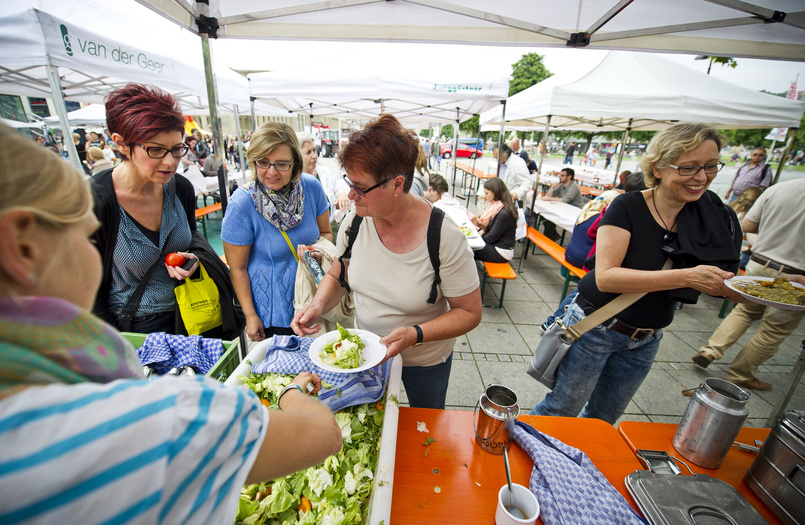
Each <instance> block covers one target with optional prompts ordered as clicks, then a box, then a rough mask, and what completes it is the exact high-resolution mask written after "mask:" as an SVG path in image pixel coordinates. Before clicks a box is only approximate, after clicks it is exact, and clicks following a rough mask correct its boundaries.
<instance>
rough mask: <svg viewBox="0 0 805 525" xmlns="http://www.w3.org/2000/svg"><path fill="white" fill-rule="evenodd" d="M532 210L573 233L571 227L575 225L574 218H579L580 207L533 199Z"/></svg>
mask: <svg viewBox="0 0 805 525" xmlns="http://www.w3.org/2000/svg"><path fill="white" fill-rule="evenodd" d="M534 212H535V213H537V214H539V215H541V216H542V218H544V219H546V220H549V221H551V222H552V223H554V224H556V225H557V226H559V227H560V228H562V229H563V230H565V231H569V232H571V233H573V227H574V226H575V225H576V219H578V218H579V214H580V213H581V208H577V207H575V206H571V205H570V204H566V203H564V202H559V201H544V200H542V199H537V200H535V201H534Z"/></svg>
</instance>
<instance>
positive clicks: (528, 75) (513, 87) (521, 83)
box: [509, 53, 553, 96]
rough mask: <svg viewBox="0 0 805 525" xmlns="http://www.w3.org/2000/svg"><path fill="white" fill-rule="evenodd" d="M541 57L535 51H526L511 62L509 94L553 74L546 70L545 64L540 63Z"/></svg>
mask: <svg viewBox="0 0 805 525" xmlns="http://www.w3.org/2000/svg"><path fill="white" fill-rule="evenodd" d="M543 58H544V57H543V56H542V55H538V54H537V53H526V54H525V55H523V56H522V58H521V59H520V60H518V61H517V62H515V63H514V64H512V77H511V81H510V82H509V96H512V95H514V94H515V93H519V92H521V91H523V90H524V89H527V88H530V87H531V86H533V85H534V84H536V83H538V82H542V81H543V80H545V79H546V78H549V77H552V76H553V73H551V72H550V71H548V69H547V68H546V67H545V64H543V63H542V59H543Z"/></svg>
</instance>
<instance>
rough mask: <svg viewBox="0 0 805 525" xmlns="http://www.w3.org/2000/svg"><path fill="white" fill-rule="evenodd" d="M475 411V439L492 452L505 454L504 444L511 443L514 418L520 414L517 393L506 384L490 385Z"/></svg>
mask: <svg viewBox="0 0 805 525" xmlns="http://www.w3.org/2000/svg"><path fill="white" fill-rule="evenodd" d="M479 408H480V411H479ZM475 412H478V419H477V422H476V424H475V441H477V442H478V444H479V445H480V446H481V448H482V449H483V450H485V451H487V452H489V453H490V454H503V445H507V444H508V443H509V439H510V438H509V434H510V431H511V429H512V428H513V426H514V420H515V419H517V416H519V415H520V407H518V406H517V395H516V394H515V393H514V392H513V391H512V390H511V389H509V388H506V387H505V386H501V385H489V386H488V387H487V388H486V391H485V392H484V393H483V394H481V398H480V399H479V400H478V402H477V403H476V404H475ZM473 416H474V413H473ZM473 419H474V417H473Z"/></svg>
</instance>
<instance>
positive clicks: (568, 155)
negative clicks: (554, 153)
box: [565, 142, 576, 164]
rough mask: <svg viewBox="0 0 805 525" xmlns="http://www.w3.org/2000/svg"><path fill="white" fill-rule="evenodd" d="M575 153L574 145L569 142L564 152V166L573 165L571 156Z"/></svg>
mask: <svg viewBox="0 0 805 525" xmlns="http://www.w3.org/2000/svg"><path fill="white" fill-rule="evenodd" d="M575 152H576V143H575V142H571V143H570V146H568V147H567V149H566V150H565V164H573V154H574V153H575Z"/></svg>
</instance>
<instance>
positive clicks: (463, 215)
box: [434, 197, 486, 250]
mask: <svg viewBox="0 0 805 525" xmlns="http://www.w3.org/2000/svg"><path fill="white" fill-rule="evenodd" d="M434 206H436V207H438V208H441V209H442V210H444V214H445V215H446V216H447V217H449V218H450V219H451V220H452V221H453V222H454V223H456V224H457V225H458V226H459V227H461V226H466V227H467V228H469V229H471V230H472V235H470V236H465V237H466V239H467V243H468V244H469V245H470V248H472V249H473V250H480V249H481V248H483V247H484V246H486V243H485V242H484V239H483V237H481V235H480V234H479V233H478V230H477V229H476V228H475V225H473V224H472V222H471V221H470V217H469V215H467V208H465V207H464V206H462V205H461V204H460V203H459V202H458V199H450V200H446V199H444V197H442V200H440V201H439V202H437V203H436V204H435V205H434Z"/></svg>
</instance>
